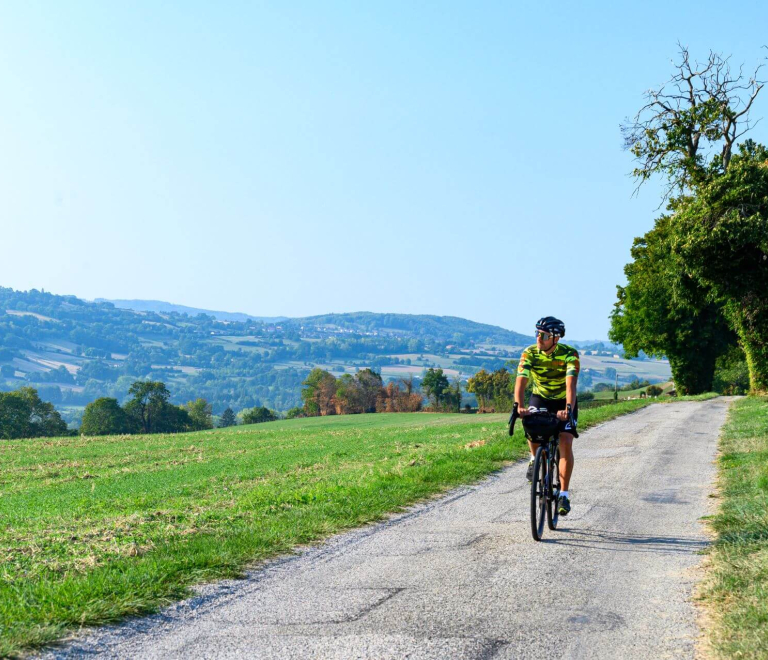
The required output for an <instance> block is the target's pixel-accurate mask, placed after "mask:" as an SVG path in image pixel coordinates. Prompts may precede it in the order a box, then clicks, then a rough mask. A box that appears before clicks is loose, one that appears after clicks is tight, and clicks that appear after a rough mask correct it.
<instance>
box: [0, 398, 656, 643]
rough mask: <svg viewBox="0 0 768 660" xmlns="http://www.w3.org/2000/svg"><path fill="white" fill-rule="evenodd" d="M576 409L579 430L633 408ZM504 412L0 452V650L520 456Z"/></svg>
mask: <svg viewBox="0 0 768 660" xmlns="http://www.w3.org/2000/svg"><path fill="white" fill-rule="evenodd" d="M644 405H646V402H645V401H631V402H624V403H620V404H617V405H615V406H606V407H604V408H600V409H595V410H585V411H584V412H583V413H582V415H581V420H580V421H581V427H582V428H586V427H588V426H590V425H591V424H595V423H599V422H601V421H604V420H606V419H609V418H611V417H615V416H616V415H619V414H622V413H625V412H630V411H632V410H636V409H638V408H639V407H642V406H644ZM505 422H506V415H480V416H478V415H458V414H456V415H442V414H440V415H438V414H426V413H414V414H373V415H351V416H340V417H324V418H312V419H296V420H287V421H281V422H273V423H268V424H261V425H255V426H246V427H243V426H239V427H233V428H229V429H216V430H211V431H204V432H198V433H190V434H178V435H155V436H112V437H100V438H93V437H82V436H81V437H69V438H48V439H34V440H23V441H6V442H3V443H2V444H0V467H1V468H2V469H1V470H0V520H1V521H2V524H1V525H0V557H2V564H1V565H2V572H1V573H0V655H7V654H10V653H12V652H16V651H18V650H19V649H22V648H25V647H30V646H34V645H39V644H41V643H44V642H47V641H50V640H53V639H56V638H58V637H61V636H62V635H63V634H65V633H66V631H67V630H69V629H71V628H76V627H78V626H80V625H81V624H85V625H92V624H100V623H106V622H110V621H114V620H117V619H118V618H120V617H123V616H126V615H133V614H139V613H143V612H148V611H152V610H153V609H155V608H157V607H160V606H162V605H163V604H166V603H168V602H169V601H170V600H173V599H177V598H180V597H182V596H184V595H185V594H186V593H187V589H188V587H189V586H190V585H192V584H195V583H198V582H203V581H206V580H211V579H214V578H219V577H227V576H229V577H232V576H237V575H239V574H241V572H242V571H243V569H244V567H246V566H247V565H248V564H249V563H250V562H253V561H258V560H261V559H265V558H267V557H270V556H274V555H275V554H277V553H281V552H286V551H289V550H290V549H291V548H293V547H295V546H297V545H300V544H303V543H308V542H310V541H313V540H317V539H319V538H322V537H324V536H327V535H329V534H332V533H334V532H337V531H340V530H342V529H346V528H350V527H354V526H359V525H361V524H364V523H366V522H370V521H374V520H378V519H381V518H382V517H384V516H386V515H387V514H388V513H391V512H394V511H398V510H401V509H402V507H404V506H406V505H408V504H410V503H412V502H414V501H416V500H418V499H420V498H424V497H427V496H429V495H431V494H434V493H437V492H441V491H443V490H444V489H446V488H449V487H451V486H455V485H458V484H462V483H467V482H471V481H473V480H476V479H479V478H480V477H482V476H483V475H485V474H487V473H489V472H490V471H492V470H494V469H497V468H499V467H500V466H502V465H503V464H504V462H506V461H509V460H513V459H516V458H519V457H520V456H522V455H523V454H524V452H525V443H524V439H523V436H522V432H521V430H520V429H518V431H517V433H516V435H515V437H514V438H513V439H512V440H510V439H509V437H508V436H507V434H506V426H505Z"/></svg>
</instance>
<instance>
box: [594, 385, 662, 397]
mask: <svg viewBox="0 0 768 660" xmlns="http://www.w3.org/2000/svg"><path fill="white" fill-rule="evenodd" d="M656 385H657V386H658V387H660V388H661V389H662V390H663V392H662V394H667V393H668V392H670V391H671V390H672V387H673V384H672V381H667V382H666V383H656ZM645 390H646V388H645V387H639V388H637V389H636V390H626V391H621V390H619V399H627V398H629V397H632V398H634V397H638V396H640V394H641V393H642V392H645ZM604 399H613V390H610V391H607V392H595V400H596V401H601V400H604Z"/></svg>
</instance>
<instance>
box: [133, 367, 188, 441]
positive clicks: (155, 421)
mask: <svg viewBox="0 0 768 660" xmlns="http://www.w3.org/2000/svg"><path fill="white" fill-rule="evenodd" d="M128 394H129V395H131V396H132V397H133V398H132V399H131V400H130V401H129V402H128V403H127V404H126V405H125V412H126V414H127V415H128V417H129V419H131V420H132V422H133V423H134V424H136V426H137V427H138V428H139V429H140V431H141V432H142V433H180V432H183V431H186V430H188V429H189V427H190V426H191V420H190V418H189V414H188V413H187V411H186V410H184V409H183V408H179V407H178V406H174V405H173V404H171V403H168V399H169V398H170V396H171V393H170V392H169V391H168V388H167V387H166V386H165V383H161V382H159V381H151V380H137V381H136V382H135V383H134V384H133V385H131V387H130V389H129V390H128Z"/></svg>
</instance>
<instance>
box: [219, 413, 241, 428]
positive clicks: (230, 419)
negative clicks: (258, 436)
mask: <svg viewBox="0 0 768 660" xmlns="http://www.w3.org/2000/svg"><path fill="white" fill-rule="evenodd" d="M236 425H237V416H236V415H235V411H234V410H232V408H227V409H226V410H225V411H224V412H223V413H222V414H221V419H220V420H219V428H221V429H225V428H227V427H229V426H236Z"/></svg>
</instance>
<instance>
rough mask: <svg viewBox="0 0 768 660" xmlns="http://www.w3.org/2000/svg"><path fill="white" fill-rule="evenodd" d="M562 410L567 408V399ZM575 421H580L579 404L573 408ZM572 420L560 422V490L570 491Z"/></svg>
mask: <svg viewBox="0 0 768 660" xmlns="http://www.w3.org/2000/svg"><path fill="white" fill-rule="evenodd" d="M561 410H565V401H563V404H562V408H561ZM572 414H573V421H574V422H577V423H578V420H579V404H578V403H577V404H576V405H575V406H574V409H573V413H572ZM570 430H571V423H570V421H567V422H560V466H559V467H560V490H564V491H568V486H569V485H570V481H571V474H572V473H573V437H574V436H573V433H569V432H568V431H570Z"/></svg>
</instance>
